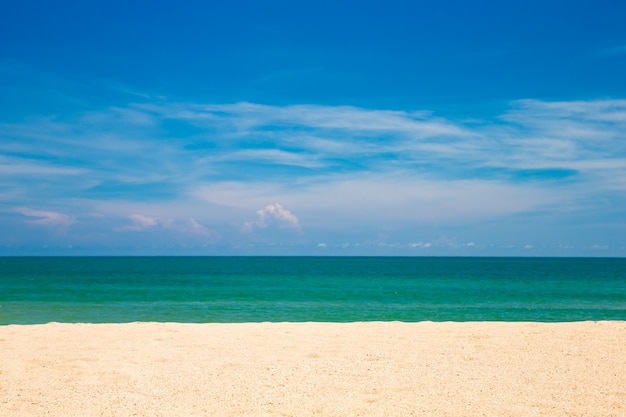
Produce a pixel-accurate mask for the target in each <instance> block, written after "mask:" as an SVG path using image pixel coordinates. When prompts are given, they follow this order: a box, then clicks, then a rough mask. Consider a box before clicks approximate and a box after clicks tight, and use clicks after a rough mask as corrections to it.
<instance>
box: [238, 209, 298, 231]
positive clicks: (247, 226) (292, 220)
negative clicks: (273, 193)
mask: <svg viewBox="0 0 626 417" xmlns="http://www.w3.org/2000/svg"><path fill="white" fill-rule="evenodd" d="M256 213H257V219H256V220H255V221H249V222H245V223H244V225H243V230H244V231H246V232H251V231H252V230H254V228H260V229H265V228H267V227H268V226H269V225H270V223H272V220H276V221H277V224H278V225H279V227H283V226H287V227H290V228H293V229H296V230H301V227H300V221H299V220H298V218H297V217H296V216H295V215H294V214H293V213H292V212H290V211H289V210H287V209H285V208H284V207H283V206H282V205H280V204H278V203H276V204H268V205H267V206H265V207H264V208H262V209H260V210H257V212H256Z"/></svg>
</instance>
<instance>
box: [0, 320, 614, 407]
mask: <svg viewBox="0 0 626 417" xmlns="http://www.w3.org/2000/svg"><path fill="white" fill-rule="evenodd" d="M0 415H1V416H16V417H21V416H29V417H31V416H64V417H67V416H466V417H467V416H583V415H584V416H602V417H607V416H616V417H617V416H619V417H623V416H626V322H623V321H613V322H582V323H550V324H546V323H431V322H423V323H398V322H391V323H387V322H386V323H380V322H374V323H347V324H331V323H255V324H176V323H129V324H99V325H92V324H58V323H51V324H46V325H34V326H13V325H12V326H1V327H0Z"/></svg>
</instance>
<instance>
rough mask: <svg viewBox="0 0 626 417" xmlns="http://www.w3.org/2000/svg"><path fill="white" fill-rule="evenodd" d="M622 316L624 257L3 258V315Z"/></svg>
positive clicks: (221, 318)
mask: <svg viewBox="0 0 626 417" xmlns="http://www.w3.org/2000/svg"><path fill="white" fill-rule="evenodd" d="M370 320H401V321H422V320H433V321H485V320H505V321H579V320H626V259H622V258H608V259H607V258H604V259H599V258H388V257H346V258H344V257H337V258H335V257H80V258H39V257H24V258H0V324H11V323H16V324H17V323H20V324H24V323H46V322H50V321H59V322H92V323H99V322H115V323H117V322H129V321H161V322H163V321H173V322H200V323H201V322H249V321H254V322H255V321H292V322H299V321H339V322H349V321H370Z"/></svg>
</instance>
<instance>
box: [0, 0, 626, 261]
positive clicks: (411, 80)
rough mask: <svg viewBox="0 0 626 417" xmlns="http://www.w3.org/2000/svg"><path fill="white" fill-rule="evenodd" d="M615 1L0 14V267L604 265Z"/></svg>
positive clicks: (611, 199)
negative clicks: (421, 259) (390, 258)
mask: <svg viewBox="0 0 626 417" xmlns="http://www.w3.org/2000/svg"><path fill="white" fill-rule="evenodd" d="M624 16H626V3H624V2H621V1H593V2H592V1H550V0H547V1H541V2H539V1H532V0H531V1H519V2H518V1H511V2H502V1H474V2H468V1H438V2H423V1H411V2H408V1H406V2H405V1H384V2H382V1H369V2H368V1H359V2H356V1H338V0H336V1H332V2H331V1H316V2H294V1H231V2H210V1H202V2H200V1H198V2H194V1H190V2H183V3H173V2H156V1H150V2H147V1H145V2H143V1H137V2H121V1H111V0H109V1H91V2H71V1H59V2H42V1H27V0H26V1H21V2H1V3H0V255H27V254H32V255H85V254H96V255H107V254H128V255H138V254H147V255H152V254H153V255H157V254H159V255H160V254H172V255H265V254H271V255H281V254H284V255H295V254H305V255H416V256H428V255H463V256H465V255H467V256H474V255H475V256H493V255H496V256H626V82H625V81H624V75H623V74H625V73H626V22H625V21H624Z"/></svg>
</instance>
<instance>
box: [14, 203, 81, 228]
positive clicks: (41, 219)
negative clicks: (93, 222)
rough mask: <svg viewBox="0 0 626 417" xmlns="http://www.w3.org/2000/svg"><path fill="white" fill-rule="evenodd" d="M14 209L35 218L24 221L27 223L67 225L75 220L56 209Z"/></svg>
mask: <svg viewBox="0 0 626 417" xmlns="http://www.w3.org/2000/svg"><path fill="white" fill-rule="evenodd" d="M16 211H17V212H18V213H21V214H23V215H24V216H27V217H35V218H36V219H35V220H27V221H26V223H29V224H37V225H42V226H60V227H67V226H69V225H70V224H72V223H74V221H75V218H74V217H71V216H68V215H65V214H62V213H58V212H56V211H45V210H33V209H30V208H26V207H22V208H18V209H16Z"/></svg>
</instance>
